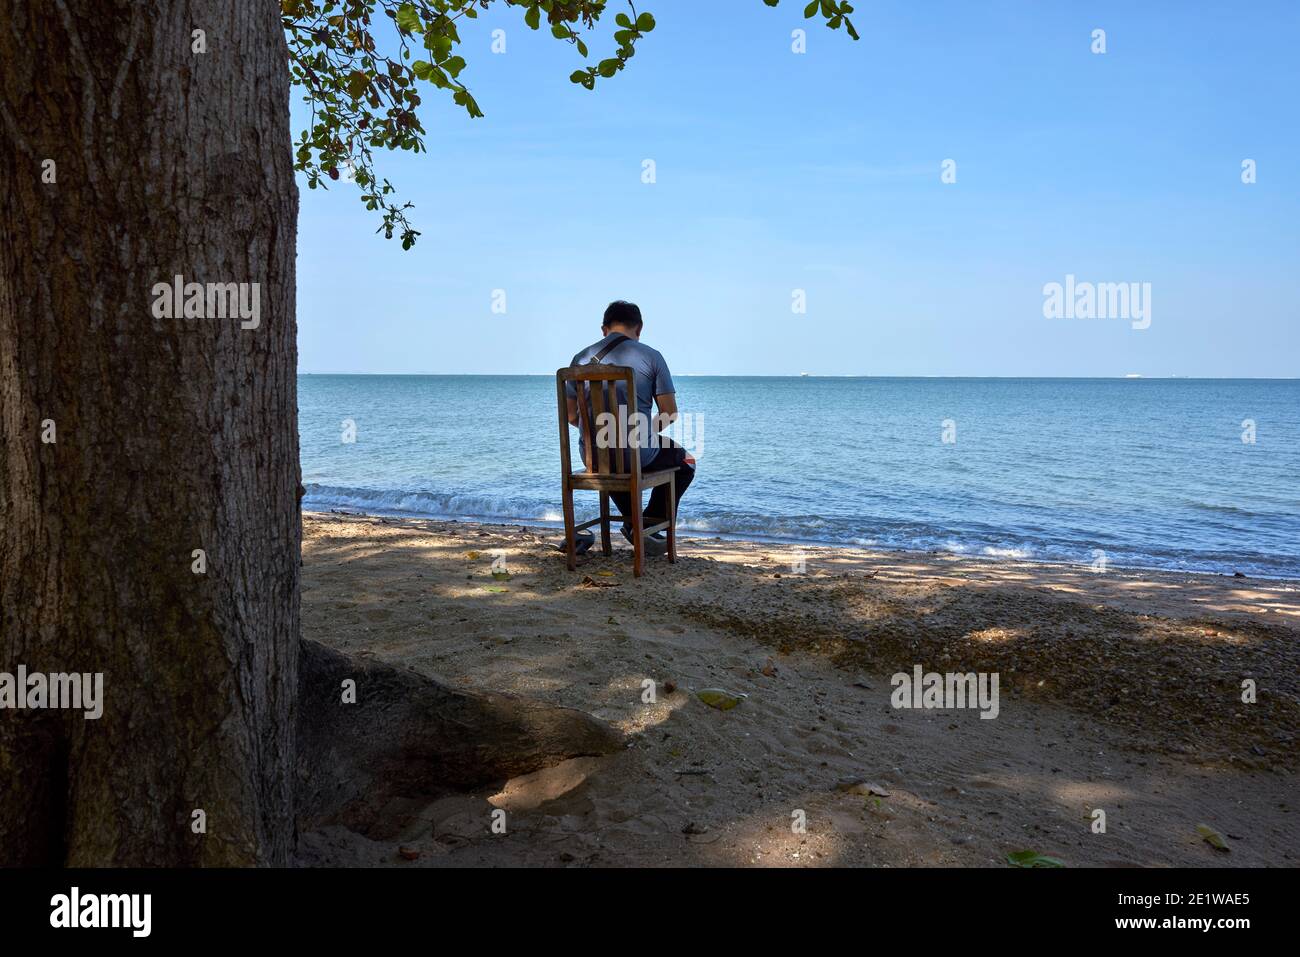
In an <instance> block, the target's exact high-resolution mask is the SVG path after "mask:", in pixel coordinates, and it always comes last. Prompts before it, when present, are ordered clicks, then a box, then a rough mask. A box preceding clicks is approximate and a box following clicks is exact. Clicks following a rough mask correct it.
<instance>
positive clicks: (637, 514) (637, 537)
mask: <svg viewBox="0 0 1300 957" xmlns="http://www.w3.org/2000/svg"><path fill="white" fill-rule="evenodd" d="M640 498H641V496H639V495H638V496H637V497H636V500H635V501H633V502H632V575H633V577H635V578H640V577H641V560H642V556H643V555H644V554H645V533H644V532H643V531H642V529H643V528H644V527H645V523H644V522H642V521H641V502H640Z"/></svg>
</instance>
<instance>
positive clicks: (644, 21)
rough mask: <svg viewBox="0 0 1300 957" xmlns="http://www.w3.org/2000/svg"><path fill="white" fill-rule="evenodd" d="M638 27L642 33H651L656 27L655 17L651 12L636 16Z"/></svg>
mask: <svg viewBox="0 0 1300 957" xmlns="http://www.w3.org/2000/svg"><path fill="white" fill-rule="evenodd" d="M636 28H637V29H638V30H640V31H641V32H642V33H649V32H650V31H651V30H653V29H654V28H655V18H654V17H652V16H651V15H650V14H649V13H643V14H641V15H640V16H639V17H637V18H636Z"/></svg>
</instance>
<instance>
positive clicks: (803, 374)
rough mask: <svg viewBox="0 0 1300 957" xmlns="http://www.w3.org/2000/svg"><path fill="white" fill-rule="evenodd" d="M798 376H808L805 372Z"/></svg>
mask: <svg viewBox="0 0 1300 957" xmlns="http://www.w3.org/2000/svg"><path fill="white" fill-rule="evenodd" d="M799 374H800V375H801V376H806V375H808V373H806V372H800V373H799Z"/></svg>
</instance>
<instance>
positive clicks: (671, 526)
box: [668, 475, 677, 564]
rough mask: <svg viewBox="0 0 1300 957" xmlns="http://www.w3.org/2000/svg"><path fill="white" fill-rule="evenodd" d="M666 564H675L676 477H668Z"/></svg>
mask: <svg viewBox="0 0 1300 957" xmlns="http://www.w3.org/2000/svg"><path fill="white" fill-rule="evenodd" d="M668 562H669V564H676V563H677V476H676V475H670V476H668Z"/></svg>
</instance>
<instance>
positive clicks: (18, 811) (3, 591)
mask: <svg viewBox="0 0 1300 957" xmlns="http://www.w3.org/2000/svg"><path fill="white" fill-rule="evenodd" d="M195 30H202V31H203V39H204V42H205V44H206V52H195V46H194V44H195V37H194V33H193V31H195ZM288 97H289V85H288V73H287V69H286V49H285V44H284V39H283V35H282V31H281V26H280V21H279V5H278V4H277V3H275V2H273V0H191V2H188V3H174V2H172V0H98V2H93V3H87V2H80V3H73V2H71V0H0V442H2V443H3V461H2V466H3V467H2V468H0V672H5V673H10V674H12V673H14V672H15V671H16V670H17V667H18V666H19V665H20V664H21V665H25V666H26V668H27V669H28V671H29V672H31V671H39V672H74V671H75V672H82V673H93V672H102V673H103V675H104V697H105V702H104V711H103V717H102V718H100V719H99V720H85V719H84V718H83V717H82V714H81V713H80V712H70V711H48V710H46V711H21V712H19V711H13V710H6V711H0V864H47V863H53V864H69V865H104V864H117V865H177V864H199V865H245V864H284V863H288V862H289V861H290V860H291V852H292V847H293V842H294V833H295V832H294V813H295V809H294V788H295V778H296V771H295V769H297V768H301V769H302V775H303V783H305V784H306V785H307V792H308V794H309V795H310V797H311V800H310V801H308V802H306V805H305V806H306V807H308V808H309V809H310V814H311V821H312V822H318V821H324V820H328V819H330V815H331V813H336V814H344V815H345V816H347V815H352V816H354V817H355V816H356V808H357V806H358V805H357V792H356V787H357V782H359V781H362V780H363V779H364V780H368V781H369V785H368V786H370V785H373V786H376V787H381V786H382V785H381V784H378V783H376V779H377V776H378V774H379V773H380V772H378V771H376V772H374V773H375V775H376V777H374V778H370V779H365V777H364V775H360V776H359V775H358V774H356V773H352V772H349V771H348V770H346V765H347V764H348V763H349V762H352V763H355V762H357V761H366V760H371V759H376V760H380V761H386V762H387V763H386V764H385V765H384V773H388V774H390V775H393V774H397V775H402V774H405V775H406V777H407V778H408V779H409V778H410V777H411V776H412V771H414V773H415V775H416V776H418V777H420V780H421V781H423V784H410V783H409V781H408V783H407V784H404V785H402V786H400V787H398V788H397V790H398V791H400V792H401V793H403V794H420V793H432V792H433V791H435V790H436V787H435V785H436V783H437V782H429V781H428V780H427V777H428V776H429V775H435V776H436V775H438V774H442V773H443V772H448V778H447V780H448V781H449V782H450V781H453V779H454V780H455V781H458V782H461V783H464V782H472V783H482V782H485V781H487V780H491V779H493V778H495V777H497V776H500V775H502V774H508V773H514V772H518V771H523V770H531V769H532V768H533V767H535V766H538V764H539V762H540V763H550V762H553V761H555V760H559V759H561V758H563V757H567V756H569V755H571V754H584V753H605V752H608V751H610V750H612V749H613V748H615V747H617V736H616V735H613V734H612V733H610V732H609V731H608V729H605V728H603V726H599V725H598V723H596V722H594V720H593V719H590V718H588V717H587V716H585V715H579V714H577V713H573V712H565V713H563V714H559V713H557V714H556V715H555V716H553V717H552V718H549V719H548V718H544V717H542V712H540V711H538V710H537V709H535V708H533V707H532V706H527V705H524V704H521V703H518V702H511V701H510V700H509V699H492V700H490V701H488V700H486V699H484V703H482V705H481V706H477V705H473V704H472V699H471V698H470V697H469V696H463V695H462V696H460V697H457V698H454V699H451V698H447V697H446V695H447V694H448V692H446V691H445V689H440V688H438V687H437V686H436V685H434V684H433V683H432V682H429V681H428V680H427V679H420V680H419V681H415V682H414V683H412V681H410V680H399V679H396V678H391V677H385V676H384V675H385V671H384V669H379V670H378V671H376V672H374V674H372V675H371V678H370V680H369V683H370V685H371V686H373V688H374V691H375V693H374V695H372V697H371V699H370V704H369V705H368V707H367V709H363V710H359V711H354V712H340V711H339V706H338V705H337V703H336V702H337V697H336V695H337V688H338V683H337V681H336V680H335V679H336V678H337V676H338V673H339V672H340V671H346V670H347V666H346V665H344V664H341V663H340V660H339V659H337V658H336V657H333V656H330V655H328V654H325V653H323V650H322V653H321V654H317V655H308V657H309V658H311V660H313V661H318V662H319V663H320V665H321V671H320V673H319V674H316V673H315V672H313V671H311V669H308V670H306V671H304V673H303V675H302V676H301V677H302V681H303V687H305V688H308V689H316V690H312V691H311V694H310V699H309V700H310V701H311V702H312V704H313V707H317V708H320V709H323V710H325V711H328V712H329V713H328V715H326V714H313V713H307V712H306V711H303V710H301V709H299V706H298V689H299V679H300V675H299V668H298V665H299V603H298V602H299V598H298V594H299V551H300V536H301V528H300V520H299V509H298V430H297V404H296V387H295V367H296V326H295V319H294V281H295V275H294V255H295V231H296V219H297V190H296V187H295V184H294V179H293V171H292V165H291V156H290V130H289V112H288ZM47 161H52V163H53V166H51V165H50V162H47ZM51 171H52V172H53V181H52V182H50V181H47V180H48V179H49V178H50V173H51ZM177 274H179V275H182V276H183V277H184V279H185V281H186V282H191V281H193V282H201V283H257V284H258V288H259V303H260V324H259V325H258V327H257V328H255V329H245V328H241V322H240V320H239V319H238V318H213V317H208V318H170V319H168V318H158V317H156V316H155V314H154V311H153V305H154V302H155V299H156V298H157V297H156V295H155V293H154V286H155V284H157V283H170V282H171V281H172V279H173V277H174V276H175V275H177ZM178 315H179V314H178ZM51 424H52V427H53V430H54V431H53V436H52V437H53V438H54V441H52V442H48V441H44V439H48V438H50V437H51V433H50V427H51ZM196 549H202V550H204V552H205V553H206V572H205V573H202V574H196V573H195V571H194V570H193V563H194V557H193V553H194V551H195V550H196ZM389 671H391V669H389ZM321 682H326V683H325V684H322V683H321ZM359 684H361V685H362V686H363V687H364V685H365V682H363V681H359ZM385 695H388V696H389V701H390V706H384V705H383V701H384V697H385ZM420 695H429V696H430V697H429V698H428V701H427V702H426V703H425V704H423V705H420V704H412V703H411V702H409V701H407V700H406V698H405V696H416V697H417V698H418V697H419V696H420ZM363 700H364V699H363ZM442 705H446V706H448V707H450V708H451V711H450V712H449V713H450V714H451V715H453V717H452V718H450V719H449V720H440V719H438V718H437V712H438V708H439V707H440V706H442ZM515 712H518V714H519V715H522V717H519V718H516V717H515V716H514V714H515ZM349 713H350V714H354V715H357V716H358V717H357V719H356V720H358V721H362V720H366V721H373V720H374V719H375V718H376V717H379V718H383V717H385V716H388V717H394V716H397V717H394V720H397V719H398V718H400V720H401V721H402V722H403V727H404V728H405V730H404V731H403V733H402V735H401V739H402V740H403V741H404V742H405V744H404V747H405V748H406V751H405V752H403V753H406V754H408V755H414V756H415V757H416V758H417V760H418V763H417V766H416V767H415V768H413V769H412V768H407V769H403V768H402V767H401V766H400V762H397V763H396V764H395V763H394V762H393V760H392V757H393V754H394V752H393V751H392V749H391V748H389V749H387V750H385V749H382V748H380V749H378V750H377V749H376V745H375V739H376V733H375V732H376V729H375V727H374V725H373V724H371V725H369V726H368V727H369V730H364V729H362V730H359V728H360V725H358V728H354V729H352V730H351V731H348V725H347V722H348V720H349V718H348V717H347V716H346V715H347V714H349ZM454 716H462V717H466V718H467V719H468V720H467V721H466V723H464V724H458V723H457V722H456V719H455V717H454ZM299 722H302V723H303V724H304V725H306V726H310V727H313V728H314V727H316V726H317V725H318V724H319V726H320V727H322V728H324V727H334V728H335V729H339V734H340V735H341V738H340V740H341V739H348V740H351V741H352V745H350V746H348V745H344V744H339V743H338V741H337V740H334V739H330V738H321V737H318V738H316V739H313V740H314V744H315V746H317V747H318V748H324V749H331V748H332V749H333V750H332V751H329V752H328V753H329V757H330V760H325V759H324V758H319V757H313V756H311V755H304V757H303V760H301V761H299V760H298V755H297V753H296V747H295V734H296V731H295V728H296V726H297V724H298V723H299ZM340 722H343V723H342V724H340ZM421 729H423V730H421ZM425 732H428V733H429V734H432V735H442V736H444V737H441V738H437V739H436V740H435V739H428V740H423V741H421V740H420V736H421V735H422V734H423V733H425ZM502 733H504V736H503V737H492V736H496V735H501V734H502ZM484 735H488V736H489V737H491V738H492V740H493V741H496V742H497V744H496V745H482V741H483V736H484ZM541 739H545V740H544V741H541ZM474 741H479V742H480V745H475V744H473V743H472V742H474ZM504 749H513V750H515V751H516V752H517V754H516V755H515V756H514V757H510V756H506V755H505V754H504ZM475 755H478V757H479V758H480V759H482V760H481V762H480V763H481V766H480V767H478V768H471V767H470V765H473V764H474V761H475V757H474V756H475ZM333 762H338V763H339V764H340V765H341V767H334V766H333ZM455 769H459V771H458V772H457V773H456V774H451V773H450V772H451V771H452V770H455ZM318 773H319V774H321V775H326V774H332V775H334V777H332V778H330V779H329V780H330V781H331V782H332V783H331V784H330V785H329V786H326V784H325V783H322V782H324V780H325V779H324V778H323V777H322V779H321V781H315V776H316V775H317V774H318ZM199 809H201V810H203V811H204V813H205V815H206V833H202V834H199V833H195V832H194V829H193V828H192V827H191V822H192V815H193V812H194V811H195V810H199Z"/></svg>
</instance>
